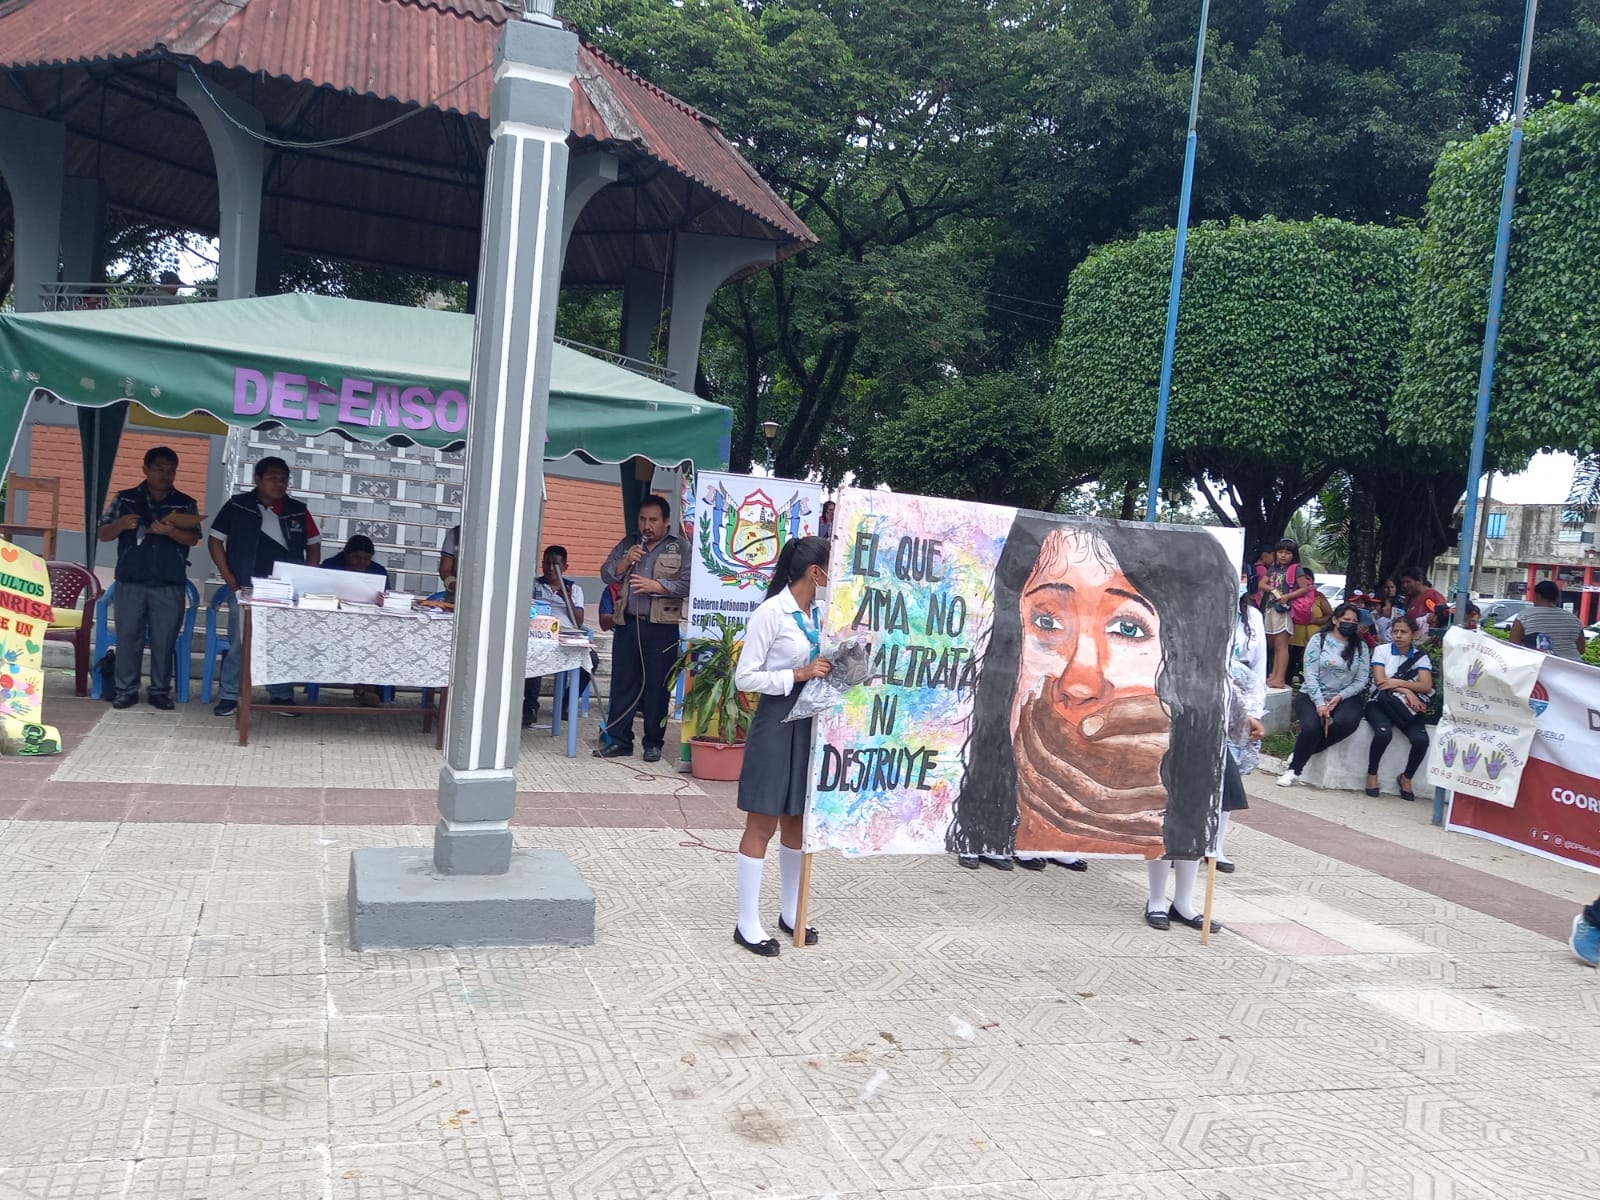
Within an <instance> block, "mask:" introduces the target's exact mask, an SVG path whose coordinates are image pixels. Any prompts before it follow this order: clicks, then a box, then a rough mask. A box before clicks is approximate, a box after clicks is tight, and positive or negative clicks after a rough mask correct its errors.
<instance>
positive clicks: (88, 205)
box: [61, 176, 106, 283]
mask: <svg viewBox="0 0 1600 1200" xmlns="http://www.w3.org/2000/svg"><path fill="white" fill-rule="evenodd" d="M105 257H106V188H105V184H103V183H102V182H100V180H98V179H86V178H82V177H76V176H75V177H74V178H72V179H68V180H67V181H66V182H65V185H64V186H63V188H62V193H61V280H62V282H63V283H99V282H101V280H103V279H104V278H105V268H106V264H105Z"/></svg>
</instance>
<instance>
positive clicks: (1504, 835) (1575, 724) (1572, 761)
mask: <svg viewBox="0 0 1600 1200" xmlns="http://www.w3.org/2000/svg"><path fill="white" fill-rule="evenodd" d="M1530 703H1531V705H1532V707H1533V711H1534V713H1535V714H1536V715H1537V720H1538V730H1537V733H1536V735H1535V736H1534V739H1533V748H1532V751H1531V752H1530V754H1529V756H1528V765H1527V767H1526V769H1525V770H1524V771H1523V773H1522V784H1521V786H1520V787H1519V788H1518V789H1517V799H1516V806H1515V807H1514V808H1505V807H1503V806H1501V805H1498V804H1491V803H1488V802H1486V801H1483V800H1479V799H1476V798H1475V797H1473V796H1469V795H1466V794H1458V795H1457V796H1456V797H1455V799H1454V801H1453V802H1452V804H1451V806H1450V821H1449V825H1448V828H1449V829H1451V830H1454V831H1455V832H1457V833H1469V834H1472V835H1473V836H1474V837H1481V838H1487V839H1488V840H1489V841H1491V842H1499V843H1501V844H1502V845H1506V846H1514V847H1516V848H1517V849H1519V850H1526V851H1527V852H1528V853H1530V854H1537V855H1539V856H1540V857H1541V858H1552V859H1556V860H1557V861H1559V862H1567V863H1571V864H1573V865H1574V866H1579V867H1583V868H1585V869H1586V870H1590V871H1595V872H1600V669H1597V668H1595V667H1591V666H1586V665H1585V664H1583V663H1575V662H1570V661H1568V660H1566V659H1561V658H1556V657H1554V656H1551V657H1547V658H1544V661H1543V663H1542V664H1541V665H1540V670H1539V682H1538V683H1537V684H1536V685H1535V686H1534V689H1533V696H1532V699H1531V701H1530Z"/></svg>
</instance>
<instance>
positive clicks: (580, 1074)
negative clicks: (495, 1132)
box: [489, 1063, 667, 1140]
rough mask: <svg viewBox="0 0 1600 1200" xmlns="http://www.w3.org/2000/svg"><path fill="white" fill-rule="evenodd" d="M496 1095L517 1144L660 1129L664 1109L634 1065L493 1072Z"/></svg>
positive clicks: (499, 1070) (581, 1066) (573, 1064)
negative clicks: (567, 1134) (579, 1133)
mask: <svg viewBox="0 0 1600 1200" xmlns="http://www.w3.org/2000/svg"><path fill="white" fill-rule="evenodd" d="M489 1074H490V1076H491V1079H492V1081H493V1085H494V1092H495V1096H496V1098H497V1099H498V1101H499V1104H500V1110H501V1112H502V1113H503V1114H504V1116H505V1123H506V1129H507V1132H508V1133H510V1135H511V1137H512V1138H513V1139H514V1140H521V1139H527V1138H532V1139H535V1140H538V1139H543V1138H550V1137H553V1136H555V1135H557V1134H559V1133H561V1132H562V1131H563V1130H577V1129H608V1130H618V1129H658V1128H663V1127H665V1126H666V1124H667V1122H666V1118H665V1116H664V1114H663V1113H662V1110H661V1106H660V1105H659V1104H658V1103H657V1102H656V1100H655V1097H654V1096H653V1095H652V1094H651V1092H650V1089H649V1086H648V1085H647V1084H646V1082H645V1079H644V1076H643V1075H642V1074H641V1073H640V1071H639V1069H638V1068H637V1067H636V1066H634V1065H633V1064H632V1063H624V1064H613V1063H568V1064H565V1065H562V1066H541V1067H516V1068H500V1069H496V1070H493V1071H491V1072H490V1073H489Z"/></svg>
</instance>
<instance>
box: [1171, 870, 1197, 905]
mask: <svg viewBox="0 0 1600 1200" xmlns="http://www.w3.org/2000/svg"><path fill="white" fill-rule="evenodd" d="M1199 874H1200V861H1199V860H1198V859H1194V858H1190V859H1179V860H1178V861H1177V862H1175V863H1173V864H1172V907H1173V908H1175V909H1177V910H1178V915H1179V916H1180V917H1184V918H1186V919H1192V918H1194V917H1196V916H1199V914H1200V910H1199V909H1198V908H1196V907H1195V906H1194V881H1195V878H1196V877H1197V876H1198V875H1199Z"/></svg>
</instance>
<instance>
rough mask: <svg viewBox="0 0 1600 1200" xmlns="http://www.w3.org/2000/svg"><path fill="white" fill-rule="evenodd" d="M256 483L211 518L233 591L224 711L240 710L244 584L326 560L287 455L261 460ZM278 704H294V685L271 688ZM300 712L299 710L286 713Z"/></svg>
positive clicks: (220, 706)
mask: <svg viewBox="0 0 1600 1200" xmlns="http://www.w3.org/2000/svg"><path fill="white" fill-rule="evenodd" d="M255 479H256V486H255V488H254V489H253V490H251V491H248V492H240V493H239V494H238V495H237V496H235V497H233V499H231V500H229V501H228V502H227V503H226V504H224V505H223V506H222V511H221V512H219V513H218V514H217V516H216V519H215V520H213V521H212V522H211V539H210V542H209V544H208V548H209V549H210V551H211V561H212V562H214V563H216V564H217V570H218V571H220V572H221V573H222V581H223V582H224V583H226V584H227V585H228V589H229V590H230V591H231V592H232V596H231V597H230V599H229V601H228V656H227V657H226V658H224V659H223V660H222V694H221V697H220V698H219V699H218V700H217V704H216V707H215V708H214V709H212V711H213V712H215V713H216V714H217V716H219V717H228V716H232V715H233V714H234V713H236V712H237V711H238V710H239V667H240V654H241V653H242V650H243V647H242V645H241V643H242V641H243V638H242V636H241V633H242V631H243V629H244V622H243V620H242V619H241V617H240V613H239V589H240V588H247V587H249V586H250V580H251V579H253V578H254V577H256V576H258V575H261V576H267V575H271V574H272V568H273V567H274V566H275V565H276V564H278V563H280V562H290V563H305V564H308V565H310V566H316V565H317V564H318V563H320V562H321V561H322V534H321V532H319V531H318V529H317V523H316V521H315V520H314V519H313V518H312V516H311V513H310V512H309V511H308V510H307V508H306V506H305V504H303V503H302V502H301V501H299V500H296V499H295V498H294V497H293V496H291V495H289V464H288V463H286V462H284V461H283V459H281V458H263V459H262V460H261V461H260V462H258V463H257V464H256V470H255ZM267 698H268V699H269V700H270V701H271V702H272V703H273V704H293V703H294V685H293V684H288V683H281V684H274V685H272V686H270V687H268V688H267ZM284 715H285V716H291V717H292V716H298V715H299V714H298V713H285V714H284Z"/></svg>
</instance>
